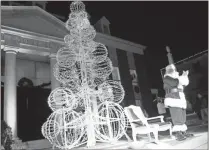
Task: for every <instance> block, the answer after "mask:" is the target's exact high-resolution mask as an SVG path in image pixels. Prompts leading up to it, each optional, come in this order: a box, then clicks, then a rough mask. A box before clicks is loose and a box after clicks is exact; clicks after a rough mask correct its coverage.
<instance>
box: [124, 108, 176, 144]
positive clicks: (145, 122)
mask: <svg viewBox="0 0 209 150" xmlns="http://www.w3.org/2000/svg"><path fill="white" fill-rule="evenodd" d="M124 111H125V114H126V116H127V118H128V120H129V122H130V124H131V128H132V136H133V140H134V142H136V141H137V139H136V135H137V134H147V135H148V137H149V140H150V141H151V135H150V133H153V135H154V138H155V142H156V143H158V142H159V140H158V131H166V130H170V136H171V137H172V124H171V123H170V122H164V120H163V117H164V116H157V117H152V118H146V117H145V116H144V113H143V112H142V110H141V108H140V107H139V106H134V105H131V106H129V107H125V108H124ZM156 119H160V122H155V123H149V121H151V120H156Z"/></svg>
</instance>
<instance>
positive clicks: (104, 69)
mask: <svg viewBox="0 0 209 150" xmlns="http://www.w3.org/2000/svg"><path fill="white" fill-rule="evenodd" d="M70 10H71V14H70V15H69V19H68V21H67V22H66V28H67V29H68V30H69V31H70V34H68V35H66V36H65V37H64V42H65V43H66V46H65V47H63V48H60V49H59V50H58V52H57V55H56V59H57V64H55V66H54V70H53V71H54V76H55V77H56V79H57V80H58V81H59V82H61V83H62V87H58V88H56V89H54V90H53V91H52V92H51V94H50V95H49V97H48V105H49V107H50V108H51V109H52V110H53V113H52V114H51V115H50V116H49V118H48V119H47V121H46V122H45V123H44V124H43V126H42V129H41V132H42V134H43V136H44V137H45V138H47V139H48V140H49V141H50V142H51V143H52V144H53V146H55V147H57V148H60V149H71V148H74V147H77V146H79V145H81V144H85V143H87V146H88V147H90V146H94V145H95V142H96V141H101V142H115V141H117V140H118V139H120V138H121V137H122V136H123V135H124V134H125V130H126V125H127V118H126V117H125V113H124V110H123V108H122V107H121V106H120V105H119V103H120V102H121V101H122V100H123V98H124V95H125V94H124V93H125V92H124V89H123V87H122V85H121V83H120V82H116V81H111V80H107V78H108V77H109V75H110V74H111V72H112V70H113V66H112V62H111V60H110V59H109V58H108V57H107V56H108V51H107V48H106V47H105V45H104V44H102V43H97V42H95V41H93V39H94V38H95V36H96V31H95V29H94V27H93V26H92V25H90V22H89V20H88V15H87V13H86V12H85V5H84V4H83V3H82V2H80V1H75V2H72V3H71V5H70ZM98 104H99V105H98Z"/></svg>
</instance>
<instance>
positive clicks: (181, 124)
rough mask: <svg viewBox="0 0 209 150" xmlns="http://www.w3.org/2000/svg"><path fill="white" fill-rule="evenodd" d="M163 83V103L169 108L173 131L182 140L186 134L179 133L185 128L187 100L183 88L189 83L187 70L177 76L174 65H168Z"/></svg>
mask: <svg viewBox="0 0 209 150" xmlns="http://www.w3.org/2000/svg"><path fill="white" fill-rule="evenodd" d="M163 83H164V90H165V92H166V95H165V100H164V104H165V107H168V108H169V110H170V114H171V119H172V122H173V132H178V138H177V139H178V140H184V139H185V138H186V136H183V135H180V134H181V132H182V133H183V132H185V131H186V130H187V126H186V124H185V123H186V107H187V102H186V98H185V94H184V91H183V90H184V87H185V86H187V85H188V84H189V79H188V72H184V73H183V74H182V75H181V76H179V73H178V72H177V71H176V68H175V66H174V65H169V66H167V67H166V73H165V75H164V79H163Z"/></svg>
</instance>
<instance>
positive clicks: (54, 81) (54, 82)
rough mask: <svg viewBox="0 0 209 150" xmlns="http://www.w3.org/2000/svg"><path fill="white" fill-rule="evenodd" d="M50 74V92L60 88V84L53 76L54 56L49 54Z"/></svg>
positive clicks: (55, 61)
mask: <svg viewBox="0 0 209 150" xmlns="http://www.w3.org/2000/svg"><path fill="white" fill-rule="evenodd" d="M49 57H50V68H51V69H50V74H51V90H54V89H55V88H57V87H59V86H60V82H59V81H58V80H57V79H56V78H55V76H54V71H53V69H54V65H55V64H56V63H57V60H56V54H51V55H50V56H49Z"/></svg>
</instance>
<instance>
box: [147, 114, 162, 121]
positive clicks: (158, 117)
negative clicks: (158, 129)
mask: <svg viewBox="0 0 209 150" xmlns="http://www.w3.org/2000/svg"><path fill="white" fill-rule="evenodd" d="M163 118H164V116H162V115H161V116H157V117H151V118H147V121H148V120H154V119H160V121H161V122H164V120H163Z"/></svg>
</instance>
